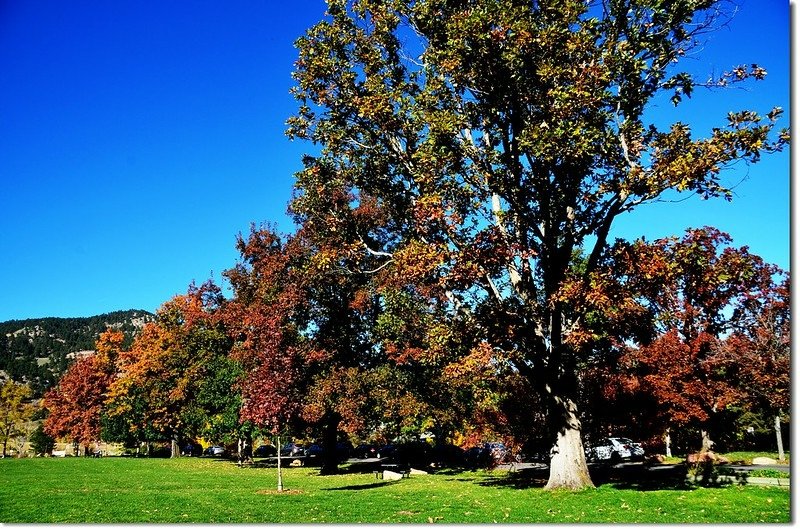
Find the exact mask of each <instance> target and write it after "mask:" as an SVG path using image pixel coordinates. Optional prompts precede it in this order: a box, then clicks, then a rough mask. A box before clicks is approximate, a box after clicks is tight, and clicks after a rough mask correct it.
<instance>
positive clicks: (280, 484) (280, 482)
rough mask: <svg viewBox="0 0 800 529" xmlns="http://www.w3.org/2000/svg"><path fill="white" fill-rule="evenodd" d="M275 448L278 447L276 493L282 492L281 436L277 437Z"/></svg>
mask: <svg viewBox="0 0 800 529" xmlns="http://www.w3.org/2000/svg"><path fill="white" fill-rule="evenodd" d="M275 446H277V447H278V492H283V469H282V468H281V436H280V435H279V436H278V439H277V442H276V444H275Z"/></svg>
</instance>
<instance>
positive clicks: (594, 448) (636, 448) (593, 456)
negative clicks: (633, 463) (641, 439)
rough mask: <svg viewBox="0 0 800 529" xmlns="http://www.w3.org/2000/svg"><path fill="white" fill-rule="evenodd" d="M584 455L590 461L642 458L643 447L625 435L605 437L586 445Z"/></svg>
mask: <svg viewBox="0 0 800 529" xmlns="http://www.w3.org/2000/svg"><path fill="white" fill-rule="evenodd" d="M586 456H587V457H588V458H589V460H590V461H601V462H608V463H612V464H615V463H619V462H620V461H626V460H632V459H643V458H644V448H642V445H640V444H639V443H634V442H633V441H631V440H630V439H628V438H627V437H607V438H605V439H603V440H601V441H600V442H598V443H596V444H593V445H591V446H587V448H586Z"/></svg>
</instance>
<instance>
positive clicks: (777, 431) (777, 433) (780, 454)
mask: <svg viewBox="0 0 800 529" xmlns="http://www.w3.org/2000/svg"><path fill="white" fill-rule="evenodd" d="M775 438H776V440H777V441H778V459H780V460H781V461H783V459H784V457H783V456H784V454H783V437H781V414H780V411H779V412H778V413H777V414H776V415H775Z"/></svg>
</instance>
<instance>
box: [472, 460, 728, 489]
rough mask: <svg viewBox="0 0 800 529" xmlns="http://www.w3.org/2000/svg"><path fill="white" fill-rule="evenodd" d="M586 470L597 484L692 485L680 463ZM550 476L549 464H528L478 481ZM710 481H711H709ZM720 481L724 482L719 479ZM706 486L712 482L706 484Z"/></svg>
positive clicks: (538, 482) (522, 482)
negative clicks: (547, 466)
mask: <svg viewBox="0 0 800 529" xmlns="http://www.w3.org/2000/svg"><path fill="white" fill-rule="evenodd" d="M589 474H590V475H591V477H592V482H593V483H594V484H595V485H596V486H600V485H606V484H609V485H611V486H612V487H614V488H617V489H626V490H639V491H649V490H689V489H692V488H695V485H694V484H692V483H690V482H689V481H688V480H687V479H686V467H684V466H683V465H677V466H673V465H664V466H656V467H645V466H644V465H618V466H614V467H609V466H591V467H590V468H589ZM549 476H550V470H549V469H548V468H527V469H522V470H518V471H516V472H508V473H504V474H497V475H496V476H494V475H493V476H488V477H486V478H485V479H482V480H480V481H478V482H477V483H478V484H479V485H481V486H485V487H504V488H512V489H530V488H543V487H544V486H545V485H546V484H547V480H548V478H549ZM709 483H710V482H709ZM719 484H720V485H722V484H724V483H722V482H719ZM707 486H714V485H713V484H709V485H707Z"/></svg>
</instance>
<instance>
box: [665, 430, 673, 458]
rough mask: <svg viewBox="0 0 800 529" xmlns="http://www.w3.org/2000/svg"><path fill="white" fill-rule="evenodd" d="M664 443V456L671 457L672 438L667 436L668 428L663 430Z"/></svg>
mask: <svg viewBox="0 0 800 529" xmlns="http://www.w3.org/2000/svg"><path fill="white" fill-rule="evenodd" d="M664 445H666V456H667V457H672V438H670V436H669V428H667V429H666V430H665V431H664Z"/></svg>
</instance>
